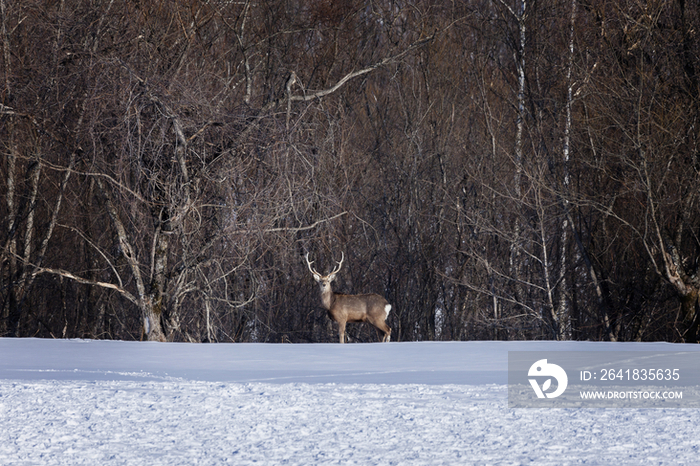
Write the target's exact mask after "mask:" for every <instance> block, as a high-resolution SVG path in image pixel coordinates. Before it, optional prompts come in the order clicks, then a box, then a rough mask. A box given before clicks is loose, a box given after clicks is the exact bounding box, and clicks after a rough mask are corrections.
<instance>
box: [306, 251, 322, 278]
mask: <svg viewBox="0 0 700 466" xmlns="http://www.w3.org/2000/svg"><path fill="white" fill-rule="evenodd" d="M311 264H313V261H311V262H309V253H308V252H307V253H306V265H308V266H309V271H310V272H311V273H312V274H313V275H318V276H321V274H320V273H318V272H316V271H315V270H314V269H312V268H311Z"/></svg>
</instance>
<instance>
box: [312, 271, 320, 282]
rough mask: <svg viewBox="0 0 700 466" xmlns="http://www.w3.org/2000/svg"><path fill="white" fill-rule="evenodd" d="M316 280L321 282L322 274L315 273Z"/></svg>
mask: <svg viewBox="0 0 700 466" xmlns="http://www.w3.org/2000/svg"><path fill="white" fill-rule="evenodd" d="M314 280H316V281H317V282H320V281H321V276H320V275H319V274H317V273H315V274H314Z"/></svg>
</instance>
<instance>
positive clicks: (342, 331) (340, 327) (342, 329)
mask: <svg viewBox="0 0 700 466" xmlns="http://www.w3.org/2000/svg"><path fill="white" fill-rule="evenodd" d="M338 333H339V334H340V342H341V343H345V322H338Z"/></svg>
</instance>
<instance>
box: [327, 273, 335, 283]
mask: <svg viewBox="0 0 700 466" xmlns="http://www.w3.org/2000/svg"><path fill="white" fill-rule="evenodd" d="M333 280H335V274H333V275H331V276H330V277H328V281H329V282H332V281H333Z"/></svg>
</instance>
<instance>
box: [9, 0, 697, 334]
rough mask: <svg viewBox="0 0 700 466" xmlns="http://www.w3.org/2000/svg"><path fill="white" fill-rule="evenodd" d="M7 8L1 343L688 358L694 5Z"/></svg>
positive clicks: (692, 276) (185, 0) (94, 2)
mask: <svg viewBox="0 0 700 466" xmlns="http://www.w3.org/2000/svg"><path fill="white" fill-rule="evenodd" d="M0 7H1V16H2V17H1V21H2V24H1V25H0V46H1V47H2V53H1V54H0V89H1V93H0V103H1V104H2V106H1V107H0V151H2V157H1V159H0V191H1V192H2V196H0V214H1V215H0V218H1V219H2V223H1V224H0V335H5V336H40V337H86V338H119V339H140V338H143V339H145V338H148V339H152V340H174V341H197V342H200V341H211V342H215V341H218V342H226V341H258V342H288V341H289V342H319V341H335V340H336V331H335V330H333V329H332V328H331V324H330V321H329V319H328V318H327V317H326V315H325V311H323V309H322V308H321V305H320V298H319V295H318V287H317V285H316V283H315V282H314V280H313V278H312V277H311V275H310V273H309V271H308V270H307V267H306V263H305V261H304V255H305V253H306V252H311V255H312V256H313V257H314V258H315V259H316V264H315V266H316V267H317V268H318V270H319V271H321V272H323V271H324V270H330V269H331V268H332V267H333V266H334V265H335V261H337V260H339V258H340V256H341V253H344V254H345V265H344V268H343V272H342V273H341V274H340V275H339V277H338V281H337V283H336V285H335V288H336V289H337V291H340V292H348V293H365V292H375V293H379V294H381V295H383V296H386V298H387V299H388V301H389V302H390V303H391V304H392V305H393V309H392V312H391V315H390V317H389V319H388V323H389V324H390V325H391V327H392V329H393V332H392V337H393V340H399V341H401V340H466V339H593V340H670V341H697V339H698V338H699V334H700V330H699V327H700V325H699V323H700V322H699V320H700V319H699V316H700V314H699V313H698V307H699V302H698V297H699V295H700V275H699V274H698V267H699V265H700V264H699V258H700V189H698V188H699V186H700V157H699V153H698V150H699V148H698V144H699V140H698V139H699V131H700V121H698V118H699V116H700V111H699V110H700V77H699V75H698V73H699V70H700V37H699V36H698V34H699V31H700V8H699V7H698V5H697V2H690V1H687V0H675V1H651V0H650V1H642V0H628V1H605V0H601V1H598V0H588V1H581V0H559V1H557V0H551V1H547V0H545V1H530V0H528V1H525V0H493V1H479V0H477V1H468V0H467V1H462V2H439V1H438V2H435V1H420V0H418V1H414V2H392V1H379V2H365V1H352V0H351V1H342V2H338V1H312V2H309V1H298V2H295V1H274V0H273V1H261V2H252V1H250V2H249V1H246V0H241V1H235V2H232V1H224V0H210V1H207V2H200V1H193V0H170V1H165V0H163V1H141V2H139V1H125V0H82V1H81V0H56V1H45V0H25V1H21V2H16V1H9V0H0ZM348 332H349V336H350V339H351V340H353V341H378V340H379V336H378V335H377V333H376V331H375V330H374V329H373V328H372V327H371V326H370V325H368V324H363V325H359V324H355V325H351V326H349V327H348Z"/></svg>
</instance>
